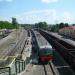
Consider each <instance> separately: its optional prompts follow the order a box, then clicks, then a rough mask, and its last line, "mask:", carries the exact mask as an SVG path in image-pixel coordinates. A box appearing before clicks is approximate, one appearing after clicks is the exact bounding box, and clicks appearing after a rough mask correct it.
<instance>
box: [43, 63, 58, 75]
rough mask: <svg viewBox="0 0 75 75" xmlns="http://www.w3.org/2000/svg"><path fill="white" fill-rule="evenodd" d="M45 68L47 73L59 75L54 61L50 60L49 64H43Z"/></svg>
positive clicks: (47, 74)
mask: <svg viewBox="0 0 75 75" xmlns="http://www.w3.org/2000/svg"><path fill="white" fill-rule="evenodd" d="M43 69H44V74H45V75H59V73H58V71H57V70H56V69H55V67H54V66H53V64H52V62H49V63H48V64H47V65H43Z"/></svg>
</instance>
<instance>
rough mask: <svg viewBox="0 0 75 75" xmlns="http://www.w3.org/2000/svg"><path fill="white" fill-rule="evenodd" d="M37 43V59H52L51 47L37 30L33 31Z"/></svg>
mask: <svg viewBox="0 0 75 75" xmlns="http://www.w3.org/2000/svg"><path fill="white" fill-rule="evenodd" d="M34 33H35V36H36V40H37V45H38V60H39V61H40V62H43V63H47V62H49V61H50V60H52V59H53V48H52V46H51V45H50V44H49V43H48V41H47V40H46V39H45V38H44V37H43V36H42V35H41V34H40V33H39V32H37V31H34Z"/></svg>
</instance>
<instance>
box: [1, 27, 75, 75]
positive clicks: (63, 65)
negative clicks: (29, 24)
mask: <svg viewBox="0 0 75 75" xmlns="http://www.w3.org/2000/svg"><path fill="white" fill-rule="evenodd" d="M16 34H17V35H16ZM15 35H16V36H17V37H18V38H16V36H15ZM73 42H74V41H73ZM71 43H72V42H71V40H70V42H69V39H66V38H63V37H62V36H61V35H59V34H57V33H52V32H47V31H43V30H39V31H37V30H34V29H24V28H22V30H21V31H20V32H17V33H16V31H15V30H14V31H13V32H11V33H10V34H9V35H8V36H7V37H5V38H3V39H1V40H0V48H1V50H2V52H0V75H75V72H74V70H75V63H74V58H75V57H74V49H75V46H74V45H73V44H71ZM2 45H3V46H2ZM10 45H11V46H10ZM58 47H59V48H58ZM7 50H8V51H7ZM62 51H63V52H62ZM68 51H70V52H69V53H67V52H68ZM64 52H65V53H64ZM66 53H67V54H66ZM70 55H71V56H70ZM65 56H66V57H65Z"/></svg>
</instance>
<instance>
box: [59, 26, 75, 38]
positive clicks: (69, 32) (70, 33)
mask: <svg viewBox="0 0 75 75" xmlns="http://www.w3.org/2000/svg"><path fill="white" fill-rule="evenodd" d="M59 33H60V34H62V35H65V36H67V37H71V38H75V26H69V27H64V28H62V29H60V30H59Z"/></svg>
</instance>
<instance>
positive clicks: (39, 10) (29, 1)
mask: <svg viewBox="0 0 75 75" xmlns="http://www.w3.org/2000/svg"><path fill="white" fill-rule="evenodd" d="M12 17H15V18H16V19H17V22H18V23H22V24H24V23H26V24H28V23H29V24H33V23H37V22H40V21H42V22H43V21H46V22H47V23H48V24H55V23H60V22H64V23H71V24H72V23H75V0H0V20H3V21H10V22H11V18H12Z"/></svg>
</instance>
